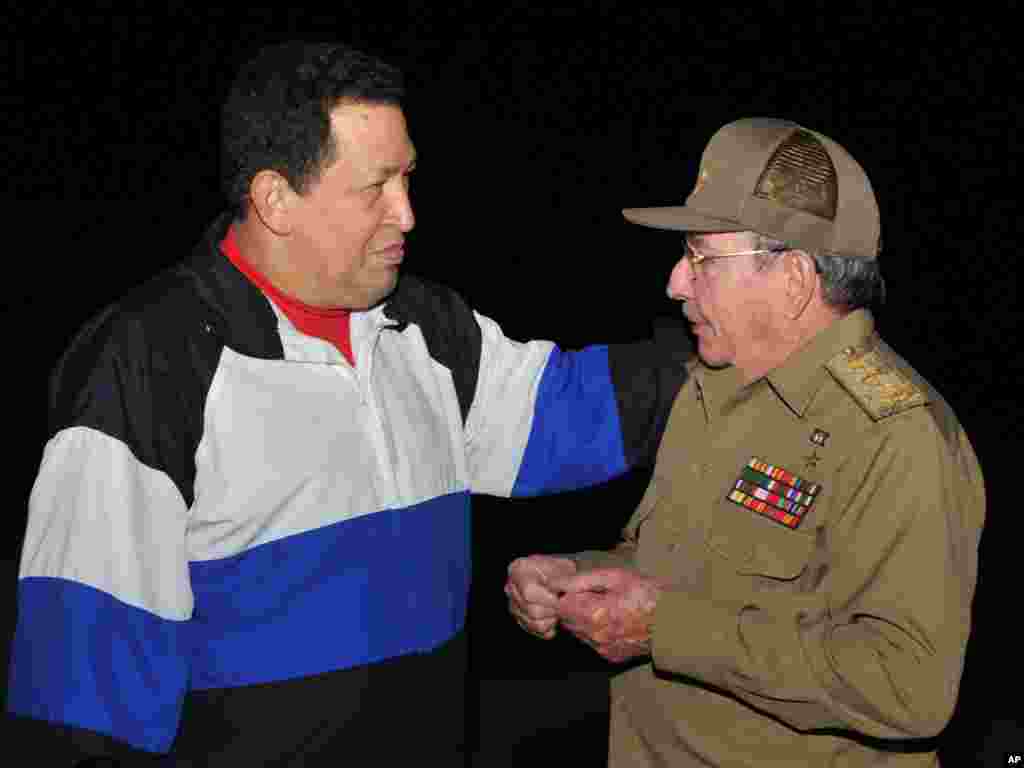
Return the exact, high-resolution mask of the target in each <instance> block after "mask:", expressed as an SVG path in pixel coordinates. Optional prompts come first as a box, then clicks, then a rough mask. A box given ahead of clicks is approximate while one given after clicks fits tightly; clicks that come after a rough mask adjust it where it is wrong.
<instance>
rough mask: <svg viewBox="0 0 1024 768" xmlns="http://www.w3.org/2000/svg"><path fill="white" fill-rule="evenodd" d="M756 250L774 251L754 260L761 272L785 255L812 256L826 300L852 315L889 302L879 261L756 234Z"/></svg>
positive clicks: (758, 256) (754, 246) (830, 304)
mask: <svg viewBox="0 0 1024 768" xmlns="http://www.w3.org/2000/svg"><path fill="white" fill-rule="evenodd" d="M752 247H753V248H755V249H757V250H761V249H765V250H768V251H771V252H770V253H762V254H758V255H757V256H755V257H754V259H755V262H756V264H757V268H758V269H765V268H767V267H768V266H769V265H771V264H773V263H774V262H775V259H776V258H778V255H779V254H780V253H782V252H785V251H791V250H800V251H803V252H804V253H806V254H807V255H808V256H810V257H811V258H812V259H813V260H814V266H815V269H817V271H818V274H820V275H821V285H822V298H824V300H825V303H826V304H828V305H829V306H830V307H834V308H836V309H843V310H847V311H849V310H854V309H860V308H861V307H866V306H868V305H869V304H872V303H874V302H878V303H879V304H881V303H882V302H884V301H885V279H884V278H883V277H882V272H881V270H880V269H879V268H878V262H877V261H874V260H872V261H868V260H867V259H855V258H851V257H849V256H839V255H837V254H834V253H827V252H825V251H811V250H807V249H806V248H793V247H792V246H790V245H787V244H786V243H784V242H782V241H781V240H775V239H774V238H771V237H767V236H766V235H762V234H758V233H754V245H753V246H752Z"/></svg>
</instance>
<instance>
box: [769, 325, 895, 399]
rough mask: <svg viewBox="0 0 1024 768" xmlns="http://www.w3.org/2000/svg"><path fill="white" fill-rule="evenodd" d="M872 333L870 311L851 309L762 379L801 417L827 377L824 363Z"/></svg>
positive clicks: (860, 343) (866, 338)
mask: <svg viewBox="0 0 1024 768" xmlns="http://www.w3.org/2000/svg"><path fill="white" fill-rule="evenodd" d="M874 332H875V320H874V318H873V317H872V315H871V312H870V311H868V310H866V309H858V310H854V311H853V312H851V313H849V314H848V315H845V316H844V317H842V318H840V319H839V320H837V321H836V322H834V323H832V324H831V325H829V326H828V327H827V328H825V329H824V330H823V331H821V332H819V333H818V334H817V335H816V336H814V337H813V338H811V340H810V341H808V342H807V343H806V344H805V345H804V346H803V347H801V348H800V349H798V350H797V351H796V352H795V353H793V354H792V355H791V356H790V357H789V359H787V360H786V361H785V362H784V363H783V364H782V365H780V366H779V367H778V368H775V369H774V370H772V371H770V372H769V373H768V374H767V375H766V376H765V377H764V378H765V379H766V380H767V381H768V383H769V384H770V385H771V387H772V389H773V390H774V391H775V393H776V394H777V395H778V396H779V397H780V398H781V399H782V400H783V401H785V403H786V405H788V406H789V408H790V409H791V410H792V411H793V412H794V413H796V414H797V415H798V416H803V415H804V413H805V412H806V410H807V407H808V406H809V405H810V404H811V400H813V399H814V396H815V395H816V394H817V392H818V390H819V389H821V387H822V385H823V384H824V383H825V381H826V380H827V379H828V377H829V374H828V370H827V369H826V368H825V363H827V362H828V361H829V360H830V359H831V358H832V357H833V356H835V354H836V353H837V352H839V351H841V350H843V349H845V348H847V347H859V346H863V345H864V343H865V342H866V341H867V340H868V339H870V338H871V336H872V335H873V334H874Z"/></svg>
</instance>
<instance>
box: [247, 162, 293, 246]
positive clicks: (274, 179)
mask: <svg viewBox="0 0 1024 768" xmlns="http://www.w3.org/2000/svg"><path fill="white" fill-rule="evenodd" d="M294 198H295V191H294V190H293V189H292V186H291V184H289V183H288V180H287V179H286V178H285V177H284V176H282V175H281V174H280V173H278V172H277V171H271V170H263V171H260V172H259V173H257V174H256V176H254V177H253V180H252V183H251V184H250V185H249V202H250V204H251V205H252V209H253V210H254V211H255V212H256V215H257V216H259V218H260V221H262V222H263V225H264V226H265V227H266V228H267V229H269V230H270V231H271V232H273V233H274V234H275V235H282V236H283V235H287V234H289V233H290V232H291V230H292V222H291V213H292V209H293V208H294Z"/></svg>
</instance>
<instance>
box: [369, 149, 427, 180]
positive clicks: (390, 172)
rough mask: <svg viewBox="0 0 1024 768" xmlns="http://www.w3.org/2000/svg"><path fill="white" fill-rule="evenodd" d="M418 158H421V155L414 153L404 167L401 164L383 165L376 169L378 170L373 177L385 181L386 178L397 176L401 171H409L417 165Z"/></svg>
mask: <svg viewBox="0 0 1024 768" xmlns="http://www.w3.org/2000/svg"><path fill="white" fill-rule="evenodd" d="M417 160H419V157H418V156H417V155H413V156H412V160H410V161H409V164H408V166H406V167H404V168H403V167H402V166H401V165H384V166H381V167H380V168H378V169H377V170H376V172H374V174H373V178H374V179H376V180H377V181H383V180H385V179H390V178H391V177H392V176H397V175H398V174H400V173H407V172H409V171H411V170H412V169H413V168H415V167H416V162H417Z"/></svg>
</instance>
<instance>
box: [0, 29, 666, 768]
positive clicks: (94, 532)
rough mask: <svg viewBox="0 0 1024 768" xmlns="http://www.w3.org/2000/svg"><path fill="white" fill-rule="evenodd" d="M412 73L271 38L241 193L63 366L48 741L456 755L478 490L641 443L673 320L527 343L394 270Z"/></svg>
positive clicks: (32, 716)
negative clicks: (618, 334)
mask: <svg viewBox="0 0 1024 768" xmlns="http://www.w3.org/2000/svg"><path fill="white" fill-rule="evenodd" d="M401 96H402V88H401V82H400V79H399V76H398V73H397V72H396V71H395V70H394V69H392V68H391V67H389V66H386V65H384V64H382V63H381V62H378V61H376V60H374V59H372V58H370V57H368V56H365V55H363V54H360V53H358V52H356V51H353V50H351V49H348V48H346V47H344V46H338V45H303V44H286V45H283V46H277V47H274V48H271V49H268V50H265V51H263V52H262V53H261V54H260V55H259V56H258V57H257V58H256V59H255V60H254V61H252V62H251V63H250V64H248V65H247V66H246V67H244V68H243V69H242V71H241V72H240V74H239V76H238V79H237V81H236V82H235V84H234V86H233V88H232V91H231V93H230V96H229V97H228V99H227V101H226V106H225V109H224V119H223V139H224V163H225V173H224V184H225V191H226V194H227V197H228V200H229V202H230V204H231V206H232V208H233V210H232V211H230V212H229V213H227V214H226V215H224V216H222V217H220V218H219V219H218V220H217V221H215V222H214V223H213V225H212V226H211V227H210V229H209V230H208V232H207V233H206V236H205V237H204V238H203V240H202V241H201V242H200V243H199V245H198V246H197V247H196V249H195V251H194V252H193V254H192V256H191V257H190V259H189V260H187V261H186V262H184V263H182V264H180V265H178V266H176V267H174V268H172V269H170V270H169V271H167V272H165V273H163V274H161V275H159V276H157V277H156V278H154V279H153V280H152V281H151V282H149V283H148V284H146V285H145V286H143V287H141V288H140V289H138V290H135V291H133V292H131V293H130V294H129V295H128V296H126V297H125V298H123V299H122V300H121V301H119V302H117V303H116V304H114V305H112V306H110V307H107V308H106V309H104V310H103V311H102V312H101V313H100V314H99V315H98V316H97V317H95V318H94V319H93V320H92V321H90V322H89V323H88V324H87V325H86V326H85V328H84V329H83V330H82V331H81V332H80V333H79V335H78V336H77V337H76V339H75V340H74V341H73V342H72V344H71V345H70V347H69V348H68V350H67V351H66V352H65V354H64V356H63V357H62V358H61V360H60V362H59V364H58V365H57V367H56V369H55V371H54V374H53V379H52V391H51V399H50V428H49V437H50V439H49V442H48V443H47V445H46V449H45V453H44V456H43V460H42V464H41V467H40V469H39V473H38V476H37V478H36V482H35V486H34V488H33V491H32V496H31V500H30V505H29V520H28V527H27V531H26V536H25V542H24V548H23V553H22V561H21V569H20V576H19V582H18V608H19V612H18V613H19V615H18V622H17V628H16V633H15V638H14V643H13V647H12V663H11V670H10V681H9V689H8V708H9V710H10V712H11V713H12V714H13V715H15V718H14V722H15V723H16V724H17V725H18V726H19V727H20V729H21V733H22V735H23V738H24V742H25V743H26V749H25V754H29V755H31V756H32V759H34V760H37V761H39V762H40V763H41V764H44V765H68V764H74V763H75V762H76V761H90V760H93V761H95V760H99V759H107V760H113V759H117V760H120V764H121V765H126V766H127V765H152V764H160V765H181V766H185V765H204V766H232V768H234V767H235V766H257V765H259V766H306V767H309V766H318V765H323V766H338V765H342V764H348V763H364V762H366V763H373V764H380V765H397V764H401V763H402V762H404V761H405V760H407V759H409V758H410V757H412V758H414V759H422V760H424V761H426V762H429V763H430V764H433V765H459V764H461V763H462V762H463V760H464V757H465V755H464V713H463V693H464V685H465V673H466V666H465V643H464V638H463V625H464V620H465V612H466V604H467V593H468V589H469V582H470V537H469V526H468V524H469V501H470V494H471V493H473V492H479V493H489V494H495V495H506V496H507V495H530V494H539V493H548V492H553V491H557V490H561V489H568V488H576V487H582V486H586V485H591V484H594V483H599V482H602V481H605V480H607V479H608V478H611V477H613V476H615V475H618V474H620V473H622V472H624V471H626V470H627V469H628V468H629V467H631V466H634V465H637V464H641V463H644V462H651V461H653V454H654V450H655V448H656V446H657V444H658V441H659V440H660V436H661V431H662V428H663V426H664V423H665V420H666V419H667V413H668V407H669V406H670V404H671V402H672V400H673V398H674V397H675V394H676V392H677V391H678V389H679V387H680V386H681V384H682V381H683V378H684V377H685V375H686V371H685V366H683V365H682V364H681V363H680V362H679V356H678V355H679V351H678V347H677V346H676V345H677V344H678V342H675V341H673V342H672V344H671V346H662V345H660V344H658V343H651V342H644V343H640V344H636V345H629V346H623V347H588V348H586V349H584V350H581V351H579V352H564V351H562V350H560V349H558V348H557V347H556V346H555V345H553V344H552V343H550V342H544V341H534V342H529V343H517V342H513V341H510V340H509V339H507V338H506V337H505V336H504V335H503V334H502V332H501V330H500V328H499V327H498V326H497V324H495V323H494V322H493V321H491V320H489V319H487V318H485V317H482V316H480V315H478V314H476V313H474V312H473V311H472V310H471V309H470V308H469V307H468V306H467V305H466V304H465V303H464V302H463V301H462V299H461V298H460V297H459V296H457V295H455V294H454V293H453V292H451V291H449V290H447V289H445V288H442V287H440V286H437V285H434V284H431V283H428V282H427V281H424V280H420V279H417V278H415V277H413V276H405V277H402V278H401V280H400V279H399V269H400V266H401V264H402V261H403V257H404V253H405V248H406V236H407V234H408V233H409V231H410V230H412V228H413V225H414V219H413V210H412V206H411V203H410V197H409V178H410V175H411V173H412V171H413V168H414V167H415V164H416V150H415V148H414V147H413V144H412V142H411V140H410V139H409V135H408V132H407V130H406V123H405V116H404V114H403V111H402V108H401ZM83 764H85V763H83ZM97 764H98V763H97Z"/></svg>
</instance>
